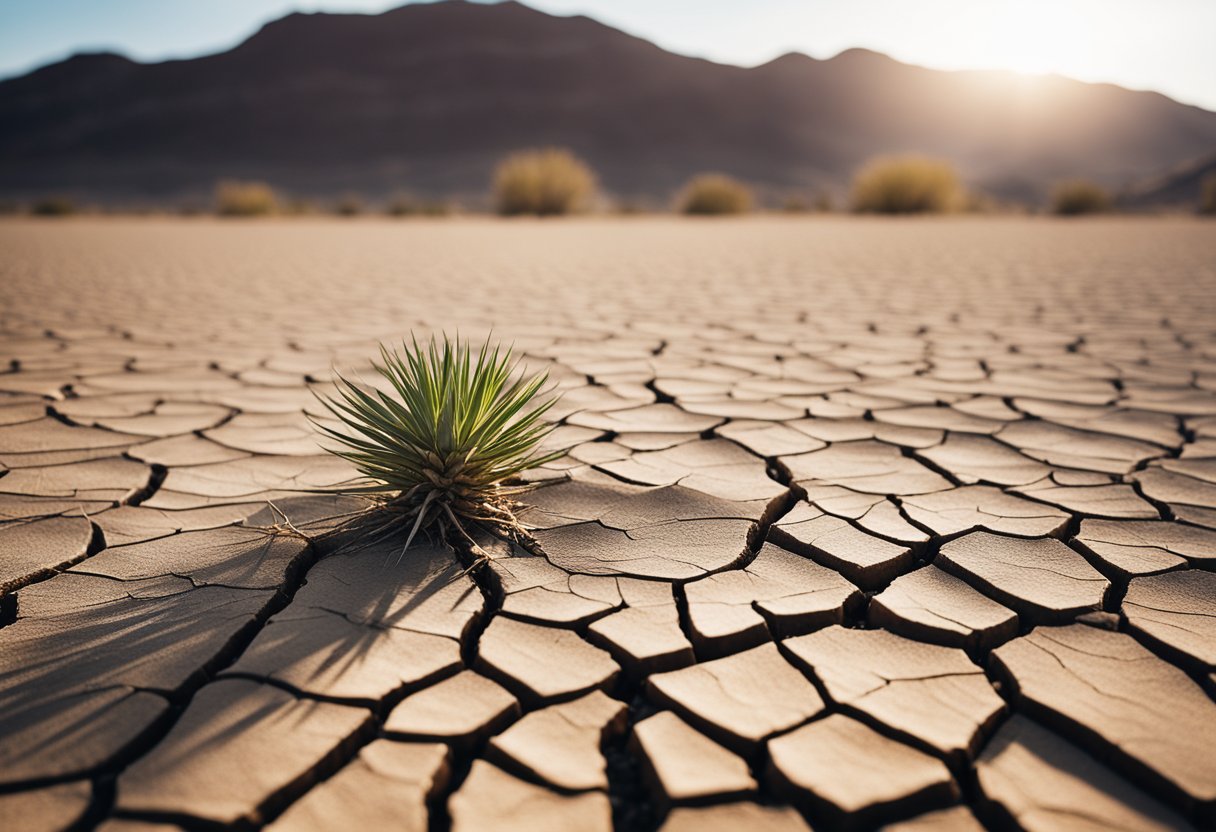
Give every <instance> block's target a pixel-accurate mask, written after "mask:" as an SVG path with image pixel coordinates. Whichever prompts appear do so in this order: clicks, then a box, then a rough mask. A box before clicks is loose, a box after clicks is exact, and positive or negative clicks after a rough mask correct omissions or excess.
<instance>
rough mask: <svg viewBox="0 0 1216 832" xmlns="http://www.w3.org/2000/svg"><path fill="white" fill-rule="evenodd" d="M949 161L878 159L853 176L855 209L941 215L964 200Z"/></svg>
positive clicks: (921, 157) (898, 158) (872, 212)
mask: <svg viewBox="0 0 1216 832" xmlns="http://www.w3.org/2000/svg"><path fill="white" fill-rule="evenodd" d="M961 195H962V190H961V188H960V187H959V183H958V176H957V175H956V174H955V172H954V168H952V167H951V166H950V164H949V163H948V162H943V161H941V160H938V159H930V158H927V157H924V156H893V157H885V158H879V159H874V160H872V161H870V162H867V163H866V165H865V166H864V167H863V168H862V169H861V170H860V171H858V173H857V175H856V176H855V177H853V210H854V211H857V212H859V213H868V214H940V213H943V212H945V211H952V210H954V209H955V208H956V207H957V206H958V203H959V200H960V199H961Z"/></svg>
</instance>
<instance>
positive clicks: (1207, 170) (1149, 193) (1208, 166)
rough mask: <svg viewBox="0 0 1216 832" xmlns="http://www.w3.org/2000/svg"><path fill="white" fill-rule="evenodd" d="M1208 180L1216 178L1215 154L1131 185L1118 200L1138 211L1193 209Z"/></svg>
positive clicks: (1201, 195) (1215, 179)
mask: <svg viewBox="0 0 1216 832" xmlns="http://www.w3.org/2000/svg"><path fill="white" fill-rule="evenodd" d="M1209 181H1216V154H1213V155H1211V156H1207V157H1204V158H1202V159H1196V160H1194V161H1192V162H1190V163H1188V164H1185V165H1180V166H1179V167H1177V168H1175V169H1173V170H1171V171H1169V172H1167V173H1165V174H1164V175H1162V176H1157V177H1154V178H1152V179H1149V180H1147V181H1145V182H1142V183H1140V184H1137V185H1134V186H1132V187H1131V188H1128V189H1127V191H1125V192H1124V193H1122V194H1120V195H1119V199H1118V204H1119V205H1120V206H1122V207H1125V208H1129V209H1132V210H1138V211H1153V210H1167V211H1187V212H1190V211H1194V210H1195V209H1196V208H1198V207H1199V206H1200V203H1201V201H1202V199H1203V189H1204V186H1205V183H1207V182H1209Z"/></svg>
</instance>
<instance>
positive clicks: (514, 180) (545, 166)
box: [494, 147, 596, 216]
mask: <svg viewBox="0 0 1216 832" xmlns="http://www.w3.org/2000/svg"><path fill="white" fill-rule="evenodd" d="M595 188H596V183H595V174H594V173H593V172H592V170H591V168H590V167H588V166H587V164H586V163H584V162H583V161H582V160H581V159H579V158H578V157H577V156H575V155H574V154H573V153H571V152H570V151H569V150H563V149H561V148H555V147H550V148H545V149H543V150H524V151H520V152H518V153H513V154H511V155H510V156H508V157H507V158H506V159H504V160H503V161H502V162H501V163H499V165H498V168H497V169H496V170H495V171H494V201H495V205H496V206H497V209H498V213H500V214H503V215H507V216H510V215H513V214H535V215H537V216H553V215H558V214H569V213H573V212H574V211H577V210H579V209H581V208H583V207H584V206H585V205H586V204H587V202H588V200H590V199H591V197H592V195H594V193H595Z"/></svg>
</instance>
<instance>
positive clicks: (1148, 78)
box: [0, 0, 1216, 110]
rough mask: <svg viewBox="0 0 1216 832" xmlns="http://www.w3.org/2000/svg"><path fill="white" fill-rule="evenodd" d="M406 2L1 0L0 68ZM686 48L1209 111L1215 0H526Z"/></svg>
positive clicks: (180, 49)
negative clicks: (960, 73)
mask: <svg viewBox="0 0 1216 832" xmlns="http://www.w3.org/2000/svg"><path fill="white" fill-rule="evenodd" d="M402 2H403V0H0V77H10V76H13V75H18V74H22V73H24V72H26V71H28V70H30V69H33V68H35V67H37V66H41V65H42V64H45V63H48V62H50V61H54V60H58V59H61V58H65V57H67V56H68V55H71V54H72V53H74V52H79V51H98V50H101V49H107V50H111V51H115V52H120V53H122V54H125V55H127V56H129V57H131V58H135V59H137V60H144V61H150V60H161V59H165V58H177V57H193V56H195V55H202V54H207V53H210V52H218V51H223V50H225V49H228V48H230V47H232V46H234V45H236V44H237V43H239V42H240V41H242V40H244V39H245V38H246V37H248V36H249V35H250V34H252V33H253V32H254V31H256V30H257V28H258V27H259V26H260V25H261V24H262V23H264V22H266V21H268V20H273V19H274V18H277V17H281V16H282V15H284V14H286V13H288V12H290V11H293V10H300V11H352V12H377V11H382V10H384V9H387V8H391V7H393V6H398V5H402ZM527 4H528V5H530V6H533V7H535V8H538V9H542V10H544V11H547V12H550V13H553V14H561V15H569V14H586V15H588V16H590V17H594V18H596V19H597V20H600V21H602V22H604V23H607V24H609V25H612V26H615V27H617V28H620V29H624V30H625V31H627V32H629V33H631V34H634V35H638V36H640V37H644V38H646V39H647V40H651V41H654V42H655V43H657V44H658V45H660V46H662V47H664V48H666V49H669V50H671V51H674V52H678V53H681V54H684V55H694V56H697V57H704V58H709V59H711V60H715V61H719V62H722V63H731V64H740V65H743V66H753V65H756V64H760V63H764V62H765V61H768V60H771V59H772V58H775V57H777V56H778V55H781V54H784V53H786V52H804V53H806V54H808V55H811V56H812V57H815V58H829V57H831V56H833V55H835V54H837V53H838V52H840V51H842V50H844V49H848V48H850V47H855V46H861V47H865V48H868V49H874V50H876V51H879V52H885V53H886V54H888V55H891V56H892V57H894V58H897V59H899V60H902V61H906V62H908V63H913V64H920V65H922V66H928V67H934V68H937V69H1012V70H1016V71H1020V72H1031V73H1047V72H1054V73H1059V74H1061V75H1067V76H1069V77H1072V78H1077V79H1079V80H1082V81H1095V82H1110V83H1115V84H1119V85H1120V86H1124V87H1129V88H1131V89H1151V90H1157V91H1158V92H1163V93H1165V94H1166V95H1169V96H1170V97H1172V98H1175V99H1177V100H1179V101H1183V102H1185V103H1188V104H1198V105H1199V106H1202V107H1206V108H1208V109H1210V110H1216V45H1214V44H1216V0H527Z"/></svg>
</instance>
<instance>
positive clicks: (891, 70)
mask: <svg viewBox="0 0 1216 832" xmlns="http://www.w3.org/2000/svg"><path fill="white" fill-rule="evenodd" d="M537 145H562V146H568V147H570V148H572V149H573V150H574V151H575V152H576V153H578V154H579V155H581V156H583V157H584V158H586V159H587V160H588V161H589V162H590V163H591V164H592V165H593V166H594V167H595V168H596V170H597V171H598V173H599V175H600V177H601V180H602V182H603V184H604V187H605V188H606V189H607V190H609V191H611V192H613V193H616V194H618V195H623V196H628V197H631V198H649V199H652V200H660V199H666V197H667V196H668V195H669V194H670V193H671V192H672V190H673V189H675V188H677V187H678V186H679V185H680V183H681V182H683V181H684V180H685V179H686V178H687V177H688V176H689V175H691V174H693V173H695V172H698V171H703V170H720V171H725V172H728V173H731V174H734V175H736V176H739V177H741V178H744V179H747V180H749V181H751V182H752V183H754V184H756V185H757V186H759V187H760V188H761V189H763V190H767V191H769V192H771V193H774V194H776V193H781V192H784V191H787V190H793V189H818V188H836V189H839V188H841V187H843V186H844V185H845V183H847V181H848V178H849V176H850V174H851V172H852V171H853V170H854V169H855V168H856V167H857V166H858V165H860V164H861V163H863V162H864V161H865V159H867V158H868V157H870V156H872V155H874V154H879V153H891V152H904V151H915V152H920V153H927V154H932V155H938V156H945V157H948V158H950V159H951V160H953V161H954V163H955V164H956V165H957V166H958V168H959V170H960V171H961V172H962V174H963V176H964V178H965V179H966V180H967V181H968V182H969V183H971V184H973V185H975V186H978V187H980V188H984V189H986V190H988V191H989V192H991V193H994V194H996V195H998V196H1005V197H1013V198H1026V199H1038V198H1040V197H1041V196H1042V195H1043V194H1044V193H1045V192H1046V191H1047V190H1048V188H1049V186H1050V184H1051V182H1053V181H1054V180H1057V179H1060V178H1066V177H1069V178H1071V177H1078V176H1080V177H1086V178H1092V179H1095V180H1098V181H1099V182H1102V183H1104V184H1107V185H1110V186H1112V187H1121V186H1123V185H1125V184H1126V183H1128V182H1132V181H1137V180H1141V179H1143V178H1145V177H1148V176H1151V175H1155V174H1158V173H1160V172H1161V171H1163V170H1166V169H1169V168H1171V167H1174V166H1176V165H1178V164H1180V163H1182V162H1184V161H1186V160H1189V159H1193V158H1197V157H1200V156H1202V155H1205V154H1207V153H1210V152H1211V151H1213V150H1214V149H1216V113H1212V112H1208V111H1206V110H1202V109H1199V108H1197V107H1191V106H1186V105H1182V104H1179V103H1177V102H1175V101H1172V100H1170V99H1168V98H1166V97H1165V96H1162V95H1159V94H1156V93H1151V92H1132V91H1128V90H1124V89H1121V88H1118V87H1114V86H1110V85H1094V84H1084V83H1080V82H1077V81H1072V80H1068V79H1065V78H1060V77H1043V78H1026V77H1023V76H1018V75H1015V74H1012V73H1001V72H939V71H934V70H928V69H923V68H920V67H915V66H909V65H906V64H902V63H899V62H897V61H894V60H892V59H890V58H888V57H885V56H883V55H880V54H878V53H874V52H869V51H866V50H860V49H853V50H849V51H846V52H843V53H841V54H840V55H837V56H836V57H834V58H831V59H830V60H815V59H813V58H810V57H807V56H805V55H797V54H791V55H785V56H783V57H781V58H778V59H776V60H774V61H772V62H770V63H767V64H764V65H762V66H758V67H754V68H742V67H736V66H726V65H722V64H715V63H712V62H709V61H705V60H700V59H696V58H689V57H685V56H681V55H675V54H672V53H670V52H666V51H664V50H662V49H660V48H659V47H657V46H655V45H654V44H651V43H649V42H647V41H644V40H642V39H640V38H636V37H632V36H630V35H627V34H625V33H623V32H620V31H618V30H615V29H612V28H610V27H608V26H605V25H602V24H600V23H597V22H596V21H594V20H591V19H589V18H586V17H554V16H550V15H547V14H544V13H542V12H539V11H536V10H533V9H531V8H528V7H526V6H523V5H520V4H518V3H514V2H505V3H500V4H496V5H483V4H475V3H468V2H463V0H447V2H438V3H431V4H414V5H407V6H403V7H401V8H398V9H394V10H391V11H387V12H384V13H383V14H379V15H360V14H321V13H317V14H290V15H288V16H286V17H284V18H281V19H279V20H276V21H274V22H272V23H269V24H267V25H266V26H264V27H263V28H262V29H261V30H260V31H258V32H257V33H256V34H254V35H253V36H252V37H250V38H249V39H248V40H246V41H245V42H244V43H242V44H240V45H239V46H237V47H236V48H234V49H232V50H230V51H228V52H224V53H221V54H216V55H209V56H205V57H200V58H194V59H190V60H174V61H165V62H162V63H154V64H141V63H136V62H133V61H130V60H127V59H126V58H124V57H122V56H119V55H113V54H92V55H78V56H75V57H72V58H69V59H68V60H66V61H62V62H59V63H56V64H52V65H50V66H46V67H43V68H41V69H38V70H35V71H34V72H31V73H29V74H28V75H25V76H22V77H19V78H13V79H10V80H7V81H3V82H0V194H3V195H5V196H8V197H13V196H29V195H34V194H39V193H46V192H51V191H69V192H74V193H77V194H80V195H82V196H88V197H90V198H97V199H103V200H122V199H136V198H152V199H178V198H183V197H185V196H188V195H191V194H194V195H198V194H204V193H209V192H210V189H211V187H212V185H213V183H214V182H215V181H216V180H217V179H221V178H228V177H245V178H257V179H264V180H267V181H269V182H270V183H272V184H273V185H275V186H277V187H280V188H283V189H284V190H287V191H289V192H294V193H297V194H301V195H312V196H324V195H332V194H335V193H339V192H342V191H360V192H364V193H367V194H369V195H378V194H385V193H388V192H391V191H395V190H401V189H408V190H412V191H415V192H417V193H420V194H456V195H466V196H467V195H480V194H483V193H484V192H485V190H486V187H487V183H488V181H489V177H490V173H491V171H492V169H493V165H494V163H495V161H496V160H498V159H499V158H500V157H501V156H502V155H503V154H504V153H506V152H508V151H510V150H513V149H517V148H521V147H529V146H537Z"/></svg>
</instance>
